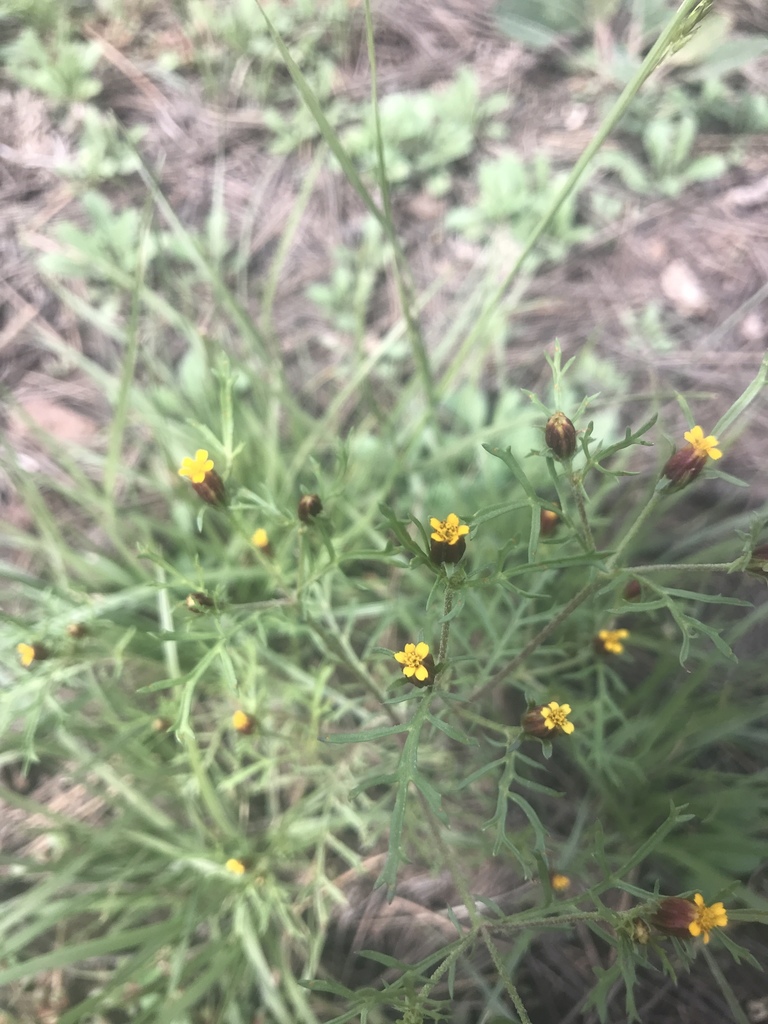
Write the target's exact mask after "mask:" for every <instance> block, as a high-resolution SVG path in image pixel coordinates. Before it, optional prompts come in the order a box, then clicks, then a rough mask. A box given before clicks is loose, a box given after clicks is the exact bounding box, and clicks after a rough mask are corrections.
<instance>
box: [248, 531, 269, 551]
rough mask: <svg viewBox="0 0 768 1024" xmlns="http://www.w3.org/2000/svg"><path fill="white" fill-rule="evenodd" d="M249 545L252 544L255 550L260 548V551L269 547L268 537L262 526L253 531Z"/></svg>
mask: <svg viewBox="0 0 768 1024" xmlns="http://www.w3.org/2000/svg"><path fill="white" fill-rule="evenodd" d="M251 544H253V546H254V547H255V548H261V549H262V550H264V548H268V547H269V536H268V535H267V531H266V530H265V529H264V527H263V526H260V527H259V528H258V530H254V533H253V536H252V537H251Z"/></svg>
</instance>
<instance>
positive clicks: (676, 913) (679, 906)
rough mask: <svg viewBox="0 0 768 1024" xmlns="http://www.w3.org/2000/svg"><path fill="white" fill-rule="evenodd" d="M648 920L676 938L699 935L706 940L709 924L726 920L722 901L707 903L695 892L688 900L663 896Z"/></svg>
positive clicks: (715, 925)
mask: <svg viewBox="0 0 768 1024" xmlns="http://www.w3.org/2000/svg"><path fill="white" fill-rule="evenodd" d="M650 924H651V925H653V927H654V928H656V930H657V931H660V932H663V933H664V934H665V935H674V936H675V937H676V938H678V939H690V938H691V937H693V938H696V937H697V936H699V935H701V936H702V937H703V939H704V942H705V944H706V943H707V942H709V933H710V932H711V931H712V929H713V928H724V927H725V925H727V924H728V914H727V912H726V910H725V907H724V906H723V904H722V903H713V904H712V906H710V907H708V906H707V905H706V904H705V903H704V897H703V896H702V895H701V894H700V893H696V895H695V896H694V897H693V899H692V900H686V899H683V898H682V897H681V896H666V897H665V898H664V899H663V900H662V901H661V903H660V904H659V907H658V909H657V911H656V913H655V914H654V915H653V917H652V918H650Z"/></svg>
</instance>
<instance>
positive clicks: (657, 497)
mask: <svg viewBox="0 0 768 1024" xmlns="http://www.w3.org/2000/svg"><path fill="white" fill-rule="evenodd" d="M662 497H663V492H662V491H655V492H654V493H653V494H652V495H651V499H650V501H649V502H648V504H647V505H646V506H645V508H644V509H643V510H642V512H641V513H640V515H639V516H638V517H637V519H636V520H635V521H634V523H632V525H631V526H630V528H629V529H628V530H627V532H626V533H625V535H624V539H623V540H622V541H620V543H619V546H618V547H617V548H616V550H615V551H614V553H613V554H612V555H611V557H610V558H609V559H608V561H607V562H606V566H607V568H608V569H613V568H614V567H615V566H616V564H617V562H618V561H619V559H620V558H621V556H622V555H623V554H624V551H625V550H626V548H627V546H628V545H629V542H630V541H631V540H633V539H634V537H635V534H636V533H637V532H638V530H639V529H640V527H641V526H642V525H643V523H644V522H645V521H646V519H647V518H648V516H649V515H650V514H651V512H653V510H654V509H655V508H656V506H657V505H658V503H659V501H661V498H662Z"/></svg>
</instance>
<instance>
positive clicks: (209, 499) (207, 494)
mask: <svg viewBox="0 0 768 1024" xmlns="http://www.w3.org/2000/svg"><path fill="white" fill-rule="evenodd" d="M192 486H193V487H194V489H195V490H196V491H197V494H198V496H199V497H200V498H202V499H203V501H204V502H206V504H208V505H226V503H227V492H226V490H225V489H224V481H223V480H222V479H221V477H220V476H219V474H218V473H217V472H216V470H215V469H209V470H208V472H207V473H206V474H205V479H204V480H203V481H201V482H200V483H199V484H196V483H195V482H194V481H192Z"/></svg>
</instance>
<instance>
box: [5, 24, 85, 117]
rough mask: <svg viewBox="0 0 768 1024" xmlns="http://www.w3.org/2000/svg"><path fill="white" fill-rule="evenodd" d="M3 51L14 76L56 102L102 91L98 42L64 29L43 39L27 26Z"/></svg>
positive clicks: (72, 100)
mask: <svg viewBox="0 0 768 1024" xmlns="http://www.w3.org/2000/svg"><path fill="white" fill-rule="evenodd" d="M2 54H3V59H4V61H5V69H6V72H7V74H8V75H10V76H11V78H13V79H15V80H16V81H17V82H19V83H20V84H21V85H25V86H27V88H29V89H34V90H36V91H37V92H41V93H43V94H44V95H45V96H48V97H50V99H51V100H53V102H54V103H61V104H64V103H72V102H74V101H77V100H89V99H91V98H92V97H93V96H95V95H96V94H97V93H99V92H100V91H101V82H100V81H99V79H98V78H96V77H95V76H94V75H93V71H95V69H96V65H97V64H98V62H99V60H100V58H101V49H100V47H99V45H98V43H95V42H89V43H83V42H78V41H77V40H74V39H70V38H67V37H66V36H65V35H64V33H63V32H62V31H57V32H56V33H55V34H54V35H53V36H52V37H49V38H47V39H43V38H42V37H41V36H40V35H38V33H37V32H36V31H35V29H34V28H25V29H23V30H22V31H21V32H20V33H19V35H18V36H17V37H16V39H14V40H13V42H12V43H9V44H8V45H7V46H5V47H4V48H3V50H2Z"/></svg>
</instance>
